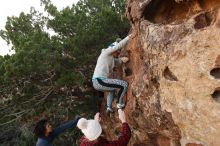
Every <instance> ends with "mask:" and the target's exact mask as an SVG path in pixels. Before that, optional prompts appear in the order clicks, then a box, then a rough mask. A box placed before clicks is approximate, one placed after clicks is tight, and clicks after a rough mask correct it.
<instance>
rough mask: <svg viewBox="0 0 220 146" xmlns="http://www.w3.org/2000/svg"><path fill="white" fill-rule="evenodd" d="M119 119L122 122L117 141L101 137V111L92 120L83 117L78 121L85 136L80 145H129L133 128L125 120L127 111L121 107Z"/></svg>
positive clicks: (78, 125)
mask: <svg viewBox="0 0 220 146" xmlns="http://www.w3.org/2000/svg"><path fill="white" fill-rule="evenodd" d="M118 114H119V119H120V120H121V123H122V127H121V128H122V129H121V132H120V136H119V137H118V139H117V140H115V141H108V140H106V139H105V138H102V137H100V135H101V133H102V128H101V125H100V123H99V122H100V120H101V119H100V117H99V113H97V114H96V115H95V117H94V119H92V120H87V119H85V118H81V119H80V120H79V122H78V123H77V127H78V128H79V129H81V131H82V133H83V134H84V136H83V137H82V138H81V139H80V146H127V144H128V142H129V140H130V138H131V130H130V128H129V125H128V124H127V122H126V120H125V113H124V111H122V110H121V109H119V110H118Z"/></svg>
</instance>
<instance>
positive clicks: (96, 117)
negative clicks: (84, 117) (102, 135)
mask: <svg viewBox="0 0 220 146" xmlns="http://www.w3.org/2000/svg"><path fill="white" fill-rule="evenodd" d="M94 120H96V121H98V122H100V121H101V117H100V113H96V114H95V116H94Z"/></svg>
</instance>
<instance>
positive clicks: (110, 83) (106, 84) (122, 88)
mask: <svg viewBox="0 0 220 146" xmlns="http://www.w3.org/2000/svg"><path fill="white" fill-rule="evenodd" d="M96 80H97V82H98V83H97V84H99V85H97V86H98V87H97V90H98V89H99V90H103V91H113V90H115V89H119V92H118V104H117V107H118V108H123V107H124V103H123V96H124V95H125V93H126V91H127V88H128V83H127V82H126V81H123V80H118V79H96Z"/></svg>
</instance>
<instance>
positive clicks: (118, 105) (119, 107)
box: [117, 103, 125, 109]
mask: <svg viewBox="0 0 220 146" xmlns="http://www.w3.org/2000/svg"><path fill="white" fill-rule="evenodd" d="M124 107H125V104H123V103H122V104H120V103H118V104H117V108H118V109H123V108H124Z"/></svg>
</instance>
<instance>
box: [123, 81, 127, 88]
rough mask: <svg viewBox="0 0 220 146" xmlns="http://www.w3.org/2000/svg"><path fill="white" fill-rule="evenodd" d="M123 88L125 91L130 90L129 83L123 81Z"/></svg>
mask: <svg viewBox="0 0 220 146" xmlns="http://www.w3.org/2000/svg"><path fill="white" fill-rule="evenodd" d="M123 86H124V88H125V89H127V88H128V82H126V81H123Z"/></svg>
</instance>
